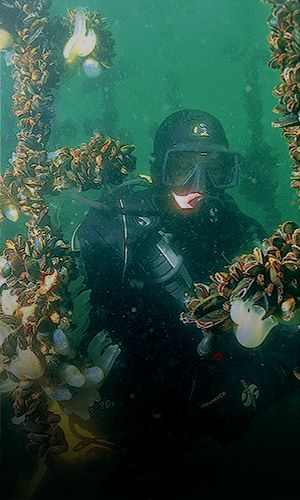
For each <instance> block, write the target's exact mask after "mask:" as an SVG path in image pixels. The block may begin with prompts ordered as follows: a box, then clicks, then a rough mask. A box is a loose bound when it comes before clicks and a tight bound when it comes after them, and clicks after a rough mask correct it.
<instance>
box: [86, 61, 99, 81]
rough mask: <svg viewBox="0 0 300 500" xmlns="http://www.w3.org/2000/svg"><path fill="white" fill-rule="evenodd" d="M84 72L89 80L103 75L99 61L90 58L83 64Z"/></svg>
mask: <svg viewBox="0 0 300 500" xmlns="http://www.w3.org/2000/svg"><path fill="white" fill-rule="evenodd" d="M82 67H83V71H84V72H85V74H86V76H87V77H88V78H97V77H98V76H99V75H100V73H101V67H100V64H99V63H98V61H96V59H93V58H91V57H90V58H88V59H86V60H85V61H84V62H83V63H82Z"/></svg>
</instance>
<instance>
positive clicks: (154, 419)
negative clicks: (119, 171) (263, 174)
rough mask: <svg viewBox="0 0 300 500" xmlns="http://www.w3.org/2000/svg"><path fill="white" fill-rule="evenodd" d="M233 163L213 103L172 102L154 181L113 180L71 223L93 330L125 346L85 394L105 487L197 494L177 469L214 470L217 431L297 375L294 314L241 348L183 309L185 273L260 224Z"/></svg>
mask: <svg viewBox="0 0 300 500" xmlns="http://www.w3.org/2000/svg"><path fill="white" fill-rule="evenodd" d="M239 163H240V157H239V155H238V154H237V153H236V152H235V151H232V150H231V149H230V148H229V145H228V140H227V137H226V135H225V132H224V129H223V127H222V125H221V123H220V122H219V121H218V120H217V119H216V118H215V117H213V116H212V115H210V114H209V113H206V112H204V111H201V110H194V109H187V110H180V111H177V112H175V113H173V114H172V115H170V116H168V117H167V118H166V119H165V120H164V122H163V123H162V124H161V125H160V127H159V128H158V130H157V133H156V136H155V140H154V150H153V155H152V157H151V162H150V169H151V177H152V183H151V184H148V185H147V186H146V187H145V181H143V180H141V181H140V182H136V183H132V182H130V181H129V182H128V181H127V182H125V183H124V184H122V185H120V186H118V187H117V188H114V189H111V190H108V192H107V193H106V194H105V196H104V197H103V196H102V197H101V200H99V203H98V202H93V207H92V208H90V210H89V212H88V214H87V216H86V218H85V220H84V221H83V223H82V224H81V225H80V226H79V227H78V228H77V230H76V234H75V236H74V245H75V248H77V249H78V250H79V252H80V258H81V261H82V263H83V266H84V270H85V273H86V276H87V283H88V288H90V289H91V291H92V301H93V314H92V325H91V331H92V332H93V335H95V334H96V333H97V332H99V331H100V330H102V329H105V330H107V332H108V333H109V335H110V336H111V338H112V339H113V341H114V342H118V343H119V344H120V346H121V349H122V352H121V354H120V355H119V357H118V359H117V360H116V362H115V365H114V367H113V369H112V371H111V373H110V377H109V378H108V380H107V381H106V382H105V384H104V386H103V387H102V388H101V396H102V401H101V403H100V404H98V405H97V406H96V407H94V408H93V415H94V416H95V417H97V419H99V422H100V426H101V432H102V433H103V435H104V436H105V438H106V439H108V440H109V441H111V442H113V443H116V445H117V446H119V447H120V449H121V450H122V453H120V457H121V458H120V459H119V460H116V462H114V464H113V465H112V466H111V467H110V468H109V473H107V474H108V476H107V477H109V480H107V489H105V481H104V482H103V481H102V483H101V491H102V494H101V498H104V499H106V498H107V499H110V498H116V499H123V498H131V499H134V498H139V499H143V498H153V499H160V498H164V499H168V498H172V499H176V498H185V499H187V498H194V497H193V496H192V493H191V492H190V496H189V492H188V490H189V488H187V487H186V484H187V483H189V484H190V485H191V482H190V480H188V481H187V482H186V481H185V479H184V478H187V477H188V478H190V477H191V476H193V477H195V474H196V478H197V474H198V473H199V467H201V474H203V476H204V477H210V475H211V470H212V469H213V465H212V462H214V458H212V455H218V454H219V452H220V449H221V445H224V444H226V443H228V442H231V441H233V440H234V439H236V438H237V437H238V436H240V435H241V434H242V433H243V432H244V430H245V429H246V427H247V426H248V424H249V422H250V421H251V419H252V417H253V416H254V415H255V414H256V412H257V410H258V409H259V408H262V407H263V406H265V405H268V404H270V403H271V402H272V401H275V400H277V399H278V398H280V397H281V396H282V395H284V394H285V393H287V392H289V391H290V390H291V389H293V388H294V387H296V386H297V384H298V381H297V379H296V377H294V376H293V369H294V367H296V366H297V365H298V361H299V354H300V343H299V333H298V329H297V328H291V327H290V328H286V327H285V328H283V327H278V328H276V329H274V333H273V332H272V335H270V336H269V337H268V338H267V340H266V341H265V342H264V343H263V345H262V346H260V347H258V348H256V349H251V350H250V349H246V348H244V347H242V346H241V345H239V344H238V342H237V340H236V339H235V337H234V335H231V334H230V333H226V334H225V335H217V336H215V335H206V336H204V335H203V333H202V332H201V330H200V329H197V328H196V327H194V326H191V325H187V326H186V325H183V324H182V322H181V321H180V312H182V311H184V310H185V308H186V303H187V300H189V299H190V298H192V296H193V293H194V285H193V284H194V283H197V282H203V281H205V280H207V278H208V277H209V275H210V274H212V273H214V272H216V271H217V270H220V269H222V268H223V267H224V266H225V265H228V263H230V262H231V261H232V259H233V258H234V257H235V256H237V255H238V254H239V253H241V252H245V251H251V250H252V248H253V246H256V245H257V244H258V242H259V241H261V240H262V239H263V238H264V235H265V234H266V233H265V231H264V229H263V227H262V226H261V225H260V224H259V223H258V222H257V221H256V220H255V219H253V218H252V217H249V216H247V215H245V214H243V213H242V212H241V211H240V209H239V208H238V206H237V205H236V203H235V201H234V200H233V198H232V197H231V196H230V195H229V194H227V189H229V188H232V187H234V186H236V184H237V181H238V171H239ZM97 203H98V205H97ZM275 330H276V331H275ZM283 338H284V341H283ZM89 340H90V339H89ZM297 360H298V361H297ZM199 464H200V465H199ZM116 471H117V472H116ZM176 471H177V472H176ZM174 477H175V478H176V477H177V479H176V480H175V479H174ZM112 479H113V480H112ZM203 481H204V479H203ZM204 482H205V481H204ZM125 485H126V486H125ZM198 486H199V485H198ZM202 486H203V485H202ZM99 488H100V486H99ZM182 488H183V489H184V493H183V491H182ZM99 491H100V490H99ZM198 493H199V490H198ZM90 494H92V493H91V492H90ZM110 495H111V496H110ZM195 498H199V497H196V496H195Z"/></svg>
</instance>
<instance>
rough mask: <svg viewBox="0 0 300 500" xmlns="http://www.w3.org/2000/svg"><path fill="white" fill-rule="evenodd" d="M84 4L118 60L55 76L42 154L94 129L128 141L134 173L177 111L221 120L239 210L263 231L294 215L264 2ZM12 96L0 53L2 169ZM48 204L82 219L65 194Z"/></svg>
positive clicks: (71, 221) (58, 10)
mask: <svg viewBox="0 0 300 500" xmlns="http://www.w3.org/2000/svg"><path fill="white" fill-rule="evenodd" d="M79 6H81V5H79ZM82 6H84V7H89V8H90V9H100V10H101V13H102V15H103V16H104V17H106V18H107V20H108V23H109V26H110V28H111V31H112V35H113V37H114V39H115V42H116V43H115V53H116V56H115V57H114V59H113V64H112V67H111V68H110V69H109V70H103V71H102V72H101V75H100V76H99V77H98V78H94V79H89V78H87V77H86V75H85V74H84V73H83V71H82V70H80V69H79V67H77V66H76V69H74V71H73V72H70V73H69V74H68V76H67V78H64V79H63V80H62V82H61V84H60V87H59V90H58V92H57V95H56V100H55V103H54V110H55V118H54V119H53V125H52V134H51V138H50V142H49V146H48V150H50V151H51V150H53V151H54V150H56V149H57V148H58V147H61V146H63V145H68V146H71V147H74V146H76V145H78V144H80V143H82V142H85V141H87V140H88V139H89V138H90V136H91V135H92V134H93V132H94V131H100V132H103V133H104V134H105V135H109V136H111V137H113V138H120V139H121V141H123V142H124V143H126V142H127V143H128V142H129V143H130V142H132V143H133V144H135V145H136V156H137V159H138V163H137V170H138V171H140V172H144V173H147V172H148V169H149V156H150V154H151V151H152V143H153V137H154V133H155V130H156V128H157V126H158V124H159V123H160V122H161V121H162V120H163V119H164V118H165V117H166V116H167V115H168V114H170V113H171V112H173V111H176V110H177V109H180V108H198V109H202V110H204V111H207V112H209V113H212V114H213V115H215V116H216V117H217V118H219V120H220V121H221V122H222V123H223V126H224V128H225V131H226V133H227V135H228V138H229V142H230V146H231V148H232V149H235V150H237V151H239V152H240V153H241V154H242V155H243V157H244V163H243V165H242V168H241V174H240V182H239V185H238V187H236V188H235V189H234V190H233V192H234V196H235V198H236V200H237V201H238V203H239V205H240V207H241V209H242V210H243V211H244V212H246V213H248V214H251V215H253V216H254V217H256V218H257V219H259V220H260V221H261V222H262V223H263V224H264V226H265V227H266V230H267V233H268V232H269V231H270V230H271V231H273V229H274V228H275V227H276V226H277V225H278V223H279V222H282V221H283V220H287V219H297V217H298V208H297V199H296V198H297V195H296V192H294V190H291V189H290V187H289V183H290V165H291V160H290V159H289V156H288V148H287V145H286V143H285V141H284V140H283V139H282V138H281V137H280V132H279V131H278V129H274V128H272V126H271V122H272V120H273V119H274V114H273V113H272V108H273V107H274V106H275V104H276V98H275V97H274V96H273V95H272V88H273V87H274V85H275V83H277V82H278V74H277V72H276V71H272V70H271V69H269V68H268V67H267V62H268V59H269V54H270V52H269V48H268V43H267V35H268V26H267V23H266V20H267V17H268V15H269V13H270V8H269V6H268V5H264V4H262V3H261V2H260V1H258V0H251V2H249V1H247V0H201V1H195V0H176V1H174V0H151V2H150V1H149V0H127V1H126V2H125V1H123V0H102V1H101V2H99V1H98V0H88V1H86V2H85V3H84V4H83V5H82ZM76 7H78V0H77V1H76V0H68V1H58V0H57V1H54V2H53V5H52V14H53V15H55V14H61V15H64V14H65V12H66V9H74V8H76ZM11 93H12V80H11V78H10V68H7V67H6V65H5V62H4V57H3V54H2V55H1V166H2V173H3V171H4V168H5V163H6V162H7V159H8V158H10V156H11V152H12V150H13V148H14V146H15V135H14V134H15V131H16V130H15V128H14V123H15V120H14V118H13V116H12V115H11V112H10V109H11V101H10V96H11ZM231 194H232V192H231ZM88 196H91V197H98V196H99V193H98V192H94V193H90V192H89V193H88ZM50 203H51V204H52V208H53V209H54V211H55V212H56V214H57V216H58V217H60V218H61V223H62V225H63V226H64V227H65V228H70V227H71V228H72V226H75V227H76V225H77V224H78V222H80V220H81V219H82V214H83V213H84V209H82V210H81V208H82V207H79V208H78V207H77V204H76V211H74V210H73V207H74V204H75V203H74V202H73V205H72V204H71V203H72V200H71V199H70V195H65V194H63V195H62V196H59V199H58V198H55V197H51V200H50ZM61 203H70V210H69V211H68V210H64V211H63V213H62V211H61V210H60V206H61ZM53 205H55V206H56V207H57V208H56V209H55V207H53ZM71 207H72V208H71ZM20 227H22V223H21V224H20ZM18 231H19V228H18ZM18 231H16V225H14V226H12V224H10V223H4V224H2V227H1V243H2V242H3V241H4V239H5V238H6V237H7V234H8V233H9V235H10V237H11V236H12V234H11V233H14V232H18ZM67 232H68V230H67ZM66 236H70V234H67V235H66Z"/></svg>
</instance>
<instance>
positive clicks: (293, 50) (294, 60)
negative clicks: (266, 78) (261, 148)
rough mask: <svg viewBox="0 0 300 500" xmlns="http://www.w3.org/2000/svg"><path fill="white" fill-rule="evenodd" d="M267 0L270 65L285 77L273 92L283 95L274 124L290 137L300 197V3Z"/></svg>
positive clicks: (286, 0)
mask: <svg viewBox="0 0 300 500" xmlns="http://www.w3.org/2000/svg"><path fill="white" fill-rule="evenodd" d="M263 1H264V2H265V3H270V4H272V13H271V15H270V17H269V19H268V24H269V27H270V35H269V45H270V49H271V52H272V56H271V59H270V61H269V66H270V67H271V68H273V69H279V70H280V76H281V80H282V82H281V83H279V84H278V85H276V87H275V88H274V91H273V93H274V95H275V96H276V97H278V98H279V103H278V105H277V106H276V107H275V108H274V110H273V111H274V112H275V113H278V114H279V115H281V116H280V117H279V118H278V119H277V120H275V121H274V122H273V126H274V127H280V128H282V135H283V136H284V137H285V138H286V139H287V142H288V146H289V153H290V156H291V158H292V159H293V160H294V162H295V163H294V165H293V166H292V170H293V172H292V177H291V179H292V182H291V186H292V187H293V188H295V189H296V190H297V192H298V195H299V196H300V59H299V54H300V5H299V2H298V1H293V0H282V1H271V0H263Z"/></svg>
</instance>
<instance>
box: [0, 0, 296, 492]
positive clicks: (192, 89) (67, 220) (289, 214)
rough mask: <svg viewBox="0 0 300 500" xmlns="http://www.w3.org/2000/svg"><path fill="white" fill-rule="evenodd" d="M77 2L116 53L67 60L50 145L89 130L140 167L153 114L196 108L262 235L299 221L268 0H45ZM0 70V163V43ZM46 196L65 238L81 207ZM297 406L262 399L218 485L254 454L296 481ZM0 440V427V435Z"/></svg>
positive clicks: (10, 126) (8, 118)
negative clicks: (275, 123)
mask: <svg viewBox="0 0 300 500" xmlns="http://www.w3.org/2000/svg"><path fill="white" fill-rule="evenodd" d="M76 7H88V8H90V9H91V10H93V9H100V11H101V14H102V15H103V16H104V17H105V18H107V20H108V23H109V27H110V29H111V31H112V35H113V37H114V39H115V42H116V43H115V49H114V50H115V53H116V56H115V57H114V59H113V64H112V67H111V68H110V69H109V70H103V71H102V72H101V74H100V76H99V77H98V78H95V79H89V78H87V77H86V75H85V74H84V73H83V71H81V70H80V68H79V67H76V68H75V69H74V71H73V72H70V73H69V74H68V76H67V77H66V78H64V79H62V82H61V83H60V86H59V89H58V91H57V92H56V100H55V103H54V111H55V116H54V118H53V123H52V134H51V137H50V141H49V144H48V150H49V151H55V150H56V149H58V148H59V147H61V146H63V145H68V146H70V147H75V146H77V145H79V144H80V143H82V142H86V141H87V140H88V139H89V138H90V137H91V135H92V134H93V132H95V131H99V132H100V133H103V134H104V135H109V136H111V137H113V138H114V139H117V138H119V139H120V140H121V141H122V142H124V143H132V144H135V145H136V153H135V154H136V156H137V171H138V172H142V173H149V157H150V155H151V152H152V144H153V137H154V133H155V130H156V128H157V127H158V125H159V123H161V121H162V120H163V119H164V118H165V117H166V116H167V115H169V114H170V113H171V112H173V111H176V110H178V109H180V108H197V109H202V110H204V111H207V112H208V113H211V114H213V115H215V116H216V117H217V118H218V119H219V120H220V121H221V122H222V124H223V126H224V128H225V131H226V133H227V136H228V139H229V143H230V147H231V148H232V149H234V150H237V151H239V152H240V153H241V154H242V156H243V163H242V167H241V172H240V182H239V185H238V186H237V187H236V188H234V189H233V190H231V191H232V192H230V194H233V196H234V198H235V199H236V201H237V202H238V204H239V206H240V207H241V209H242V211H243V212H245V213H246V214H249V215H251V216H253V217H255V218H256V219H258V220H259V221H260V222H261V223H262V224H263V225H264V227H265V229H266V235H267V234H269V233H270V234H271V232H273V230H274V229H275V228H276V227H277V225H278V224H279V223H280V222H283V221H284V220H296V221H299V208H298V207H297V195H296V192H294V191H295V190H292V189H291V188H290V186H289V184H290V165H291V163H292V160H291V159H290V158H289V156H288V147H287V144H286V142H285V140H284V139H283V138H282V137H281V136H280V131H279V130H278V129H274V128H272V126H271V122H272V120H274V113H273V112H272V108H273V107H274V106H275V104H276V98H275V97H274V96H273V95H272V89H273V87H274V85H275V84H276V83H277V82H278V81H279V74H278V72H277V71H272V70H271V69H269V68H268V67H267V62H268V60H269V56H270V52H269V48H268V42H267V36H268V32H269V28H268V26H267V23H266V20H267V17H268V16H269V14H270V6H269V5H264V4H262V3H261V2H260V1H259V0H126V1H125V0H84V2H82V1H80V2H79V0H63V1H61V0H54V1H53V6H52V11H51V12H52V14H53V15H55V14H61V15H64V14H65V11H66V9H74V8H76ZM62 49H63V47H62ZM0 71H1V80H0V86H1V95H0V98H1V108H0V112H1V133H0V136H1V137H0V138H1V142H0V153H1V163H0V165H1V174H3V173H4V171H5V168H6V164H7V161H8V159H9V158H10V157H11V153H12V151H13V150H14V148H15V145H16V139H15V133H16V131H17V130H16V127H15V119H14V117H13V116H12V114H11V100H10V99H11V94H12V79H11V77H10V71H11V70H10V68H9V67H7V66H6V64H5V61H4V55H3V53H1V52H0ZM85 196H86V197H90V198H93V199H94V198H98V197H99V196H101V191H100V193H99V192H98V191H94V192H91V191H89V192H88V193H85ZM48 201H49V203H50V213H51V211H52V214H53V215H54V220H57V225H58V226H61V227H62V229H63V233H64V236H65V238H66V239H70V238H71V236H72V232H73V229H75V227H76V226H77V225H78V224H79V223H80V221H81V220H82V219H83V217H84V214H85V212H86V211H87V209H86V207H84V206H81V205H79V204H78V201H75V200H74V199H73V198H72V194H71V195H70V194H69V193H63V194H61V195H60V196H59V197H54V196H51V197H49V200H48ZM24 220H25V218H24V217H23V216H21V217H20V219H19V221H18V222H17V223H14V224H13V223H11V222H9V221H4V222H3V223H2V225H1V229H0V243H1V245H3V242H4V241H5V240H6V239H7V238H14V237H15V236H16V235H17V234H19V233H20V232H23V231H24ZM6 411H7V412H8V413H9V410H6V409H5V408H4V409H3V414H2V420H3V421H6V419H7V415H6ZM299 415H300V395H298V394H297V393H296V394H294V395H293V397H292V398H286V399H285V400H283V401H281V402H280V403H279V404H277V405H276V408H275V410H274V408H272V409H271V410H270V409H267V410H266V411H265V413H264V414H263V415H262V416H261V417H260V420H259V421H258V423H257V422H254V424H253V425H252V427H251V428H250V431H249V432H248V434H247V436H246V437H245V438H244V440H243V441H242V443H237V444H235V445H233V446H232V448H231V450H230V451H229V454H228V455H227V457H226V462H225V463H224V464H223V465H224V469H223V471H222V470H221V471H220V474H219V480H220V481H221V483H219V484H221V485H222V484H223V485H224V488H225V485H226V481H227V480H229V479H228V478H229V476H230V475H231V474H232V475H233V477H234V475H235V474H239V475H243V474H245V477H246V479H245V481H246V484H247V482H248V481H250V479H249V477H248V474H250V473H251V467H252V466H253V464H254V463H257V462H259V464H261V469H259V470H258V468H256V469H255V470H256V473H255V474H256V476H255V477H257V475H258V476H259V475H260V474H261V475H262V477H267V478H271V476H272V479H270V481H273V483H274V481H275V484H276V481H283V482H286V481H287V482H289V484H290V485H291V484H292V482H293V481H294V480H295V485H296V475H297V471H298V472H299V466H300V463H299V456H300V453H299V451H300V445H299V441H300V433H299V428H300V421H299V419H300V416H299ZM257 426H258V427H257ZM257 428H258V431H257ZM266 430H268V433H267V432H265V431H266ZM252 433H253V434H252ZM253 436H254V439H253ZM6 439H8V438H7V436H5V435H4V434H3V433H2V437H1V440H2V444H3V443H4V442H5V441H6ZM258 442H264V443H265V449H267V450H268V453H267V456H265V457H264V456H263V455H261V456H260V457H257V451H256V446H257V444H258ZM1 448H2V449H5V453H6V455H5V456H3V453H2V461H7V462H8V464H9V467H8V469H9V473H8V476H7V477H10V475H11V477H12V479H11V480H12V481H13V478H14V474H15V471H16V468H18V467H20V466H22V463H23V462H22V461H24V460H26V458H25V456H24V455H23V454H22V453H21V452H20V454H19V455H18V456H17V455H16V453H13V452H12V450H10V452H9V455H7V452H8V451H7V450H8V449H9V447H8V446H7V445H5V446H1ZM21 448H22V446H21V445H20V450H21ZM245 450H246V458H245V461H243V460H241V458H242V457H243V456H244V453H245ZM270 450H273V453H274V454H276V456H277V459H276V460H275V459H274V462H273V463H272V464H271V465H270V464H269V463H267V462H268V460H269V457H270V455H271V453H270ZM278 456H281V460H282V462H281V460H280V462H278ZM224 471H225V472H224ZM275 478H276V479H275ZM231 480H232V477H231ZM227 486H228V485H227ZM219 487H220V486H219ZM245 487H247V486H245ZM214 488H215V487H214ZM220 488H221V487H220ZM0 491H1V490H0ZM12 491H13V486H11V492H12ZM5 494H6V495H8V496H9V494H8V493H7V492H5ZM11 494H13V493H11ZM54 497H55V494H54ZM57 498H60V497H57ZM99 498H100V497H99ZM241 498H243V496H241ZM258 498H259V497H258ZM295 498H297V496H295ZM166 500H167V499H166Z"/></svg>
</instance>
